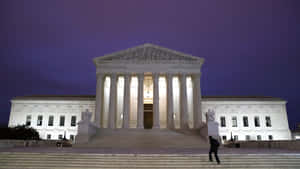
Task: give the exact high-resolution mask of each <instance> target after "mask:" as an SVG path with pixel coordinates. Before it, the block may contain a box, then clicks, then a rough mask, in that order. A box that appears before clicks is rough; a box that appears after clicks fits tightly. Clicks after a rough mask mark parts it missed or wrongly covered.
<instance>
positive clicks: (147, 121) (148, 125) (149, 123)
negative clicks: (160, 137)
mask: <svg viewBox="0 0 300 169" xmlns="http://www.w3.org/2000/svg"><path fill="white" fill-rule="evenodd" d="M152 127H153V104H144V128H145V129H152Z"/></svg>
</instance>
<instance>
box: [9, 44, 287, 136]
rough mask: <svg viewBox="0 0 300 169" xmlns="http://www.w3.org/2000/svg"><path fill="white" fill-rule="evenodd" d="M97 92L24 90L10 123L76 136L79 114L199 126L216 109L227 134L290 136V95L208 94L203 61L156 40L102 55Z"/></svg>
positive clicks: (112, 123) (102, 120)
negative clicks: (38, 93)
mask: <svg viewBox="0 0 300 169" xmlns="http://www.w3.org/2000/svg"><path fill="white" fill-rule="evenodd" d="M94 63H95V65H96V77H97V85H96V95H95V96H22V97H16V98H14V99H12V100H11V103H12V106H11V114H10V119H9V126H15V125H18V124H26V125H29V126H32V127H34V128H36V129H37V130H38V131H39V133H40V136H41V137H42V138H43V139H59V138H61V137H62V135H63V134H64V133H66V137H67V138H70V139H74V137H75V136H76V135H77V130H78V125H77V123H78V122H79V121H80V120H82V116H81V112H83V111H85V110H86V109H88V110H89V111H91V112H92V117H91V122H92V123H93V124H94V125H95V126H96V127H98V128H102V129H103V128H104V129H105V128H107V129H118V128H125V129H164V128H167V129H187V130H188V129H197V128H200V127H201V126H203V125H205V124H206V115H205V114H206V113H207V112H208V111H209V110H213V111H214V112H215V121H216V122H218V124H219V135H220V136H221V138H222V139H223V140H228V139H230V137H232V136H233V137H234V138H235V139H236V140H288V139H291V134H290V130H289V126H288V119H287V112H286V101H285V100H282V99H280V98H273V97H239V96H202V95H201V82H200V81H201V67H202V65H203V63H204V59H203V58H200V57H196V56H191V55H188V54H184V53H181V52H177V51H174V50H171V49H167V48H163V47H160V46H157V45H153V44H144V45H140V46H137V47H133V48H129V49H127V50H123V51H120V52H115V53H112V54H109V55H105V56H101V57H97V58H95V59H94Z"/></svg>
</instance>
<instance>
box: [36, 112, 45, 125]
mask: <svg viewBox="0 0 300 169" xmlns="http://www.w3.org/2000/svg"><path fill="white" fill-rule="evenodd" d="M42 124H43V116H41V115H39V116H38V119H37V124H36V125H37V126H42Z"/></svg>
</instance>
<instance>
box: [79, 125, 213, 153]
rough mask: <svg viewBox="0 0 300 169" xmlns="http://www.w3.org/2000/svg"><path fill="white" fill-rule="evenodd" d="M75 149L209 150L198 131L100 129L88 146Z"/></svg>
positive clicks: (204, 139)
mask: <svg viewBox="0 0 300 169" xmlns="http://www.w3.org/2000/svg"><path fill="white" fill-rule="evenodd" d="M74 147H96V148H111V147H114V148H208V147H209V144H208V142H207V140H206V138H204V137H202V136H200V134H199V131H198V130H169V129H98V131H97V134H96V135H95V136H94V137H93V138H92V139H91V141H90V142H89V143H88V144H75V145H74Z"/></svg>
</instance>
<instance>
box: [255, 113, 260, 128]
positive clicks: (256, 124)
mask: <svg viewBox="0 0 300 169" xmlns="http://www.w3.org/2000/svg"><path fill="white" fill-rule="evenodd" d="M254 125H255V127H259V126H260V123H259V117H258V116H255V117H254Z"/></svg>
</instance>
